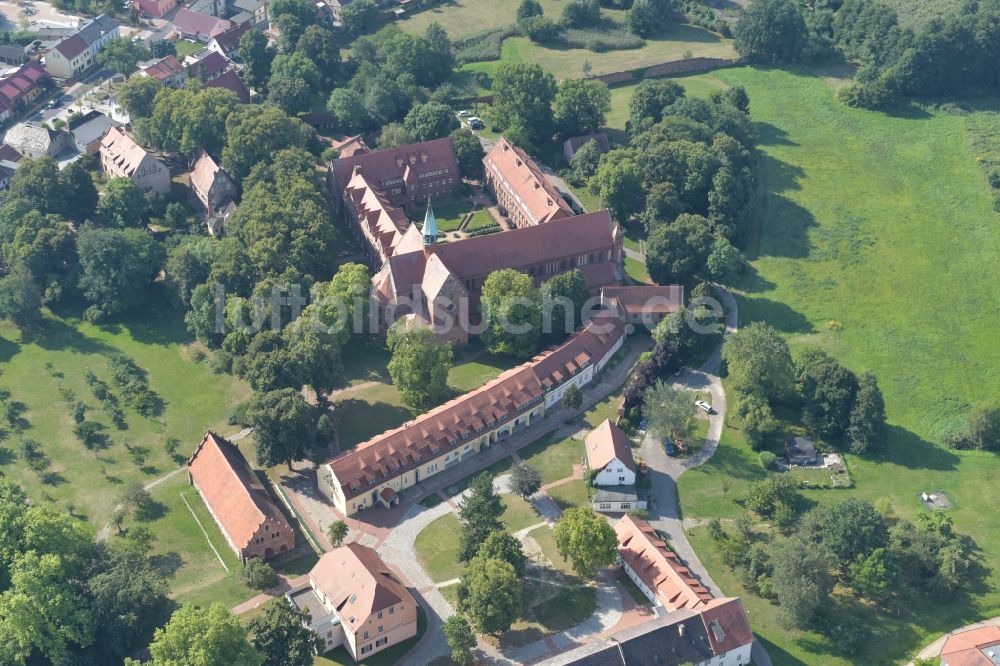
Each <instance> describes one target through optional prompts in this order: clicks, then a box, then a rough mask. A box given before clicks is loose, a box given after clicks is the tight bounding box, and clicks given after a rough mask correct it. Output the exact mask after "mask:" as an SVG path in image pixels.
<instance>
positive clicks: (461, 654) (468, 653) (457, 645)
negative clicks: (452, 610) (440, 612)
mask: <svg viewBox="0 0 1000 666" xmlns="http://www.w3.org/2000/svg"><path fill="white" fill-rule="evenodd" d="M441 631H442V632H444V636H445V638H446V639H447V640H448V647H450V648H451V660H452V661H453V662H455V663H456V664H459V666H465V665H466V664H471V663H472V661H473V659H474V658H475V657H474V655H473V652H472V651H473V650H475V649H476V635H475V634H474V633H472V627H470V626H469V622H468V621H467V620H466V619H465V618H464V617H462V616H461V615H457V614H456V615H452V616H451V617H449V618H448V619H447V620H445V622H444V625H443V626H442V627H441Z"/></svg>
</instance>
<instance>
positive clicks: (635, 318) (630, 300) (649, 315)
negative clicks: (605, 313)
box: [601, 284, 684, 329]
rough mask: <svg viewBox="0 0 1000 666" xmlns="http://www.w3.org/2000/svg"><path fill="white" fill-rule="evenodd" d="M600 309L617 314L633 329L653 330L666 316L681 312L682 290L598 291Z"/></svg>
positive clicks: (668, 287)
mask: <svg viewBox="0 0 1000 666" xmlns="http://www.w3.org/2000/svg"><path fill="white" fill-rule="evenodd" d="M601 305H602V306H603V307H605V308H608V309H609V310H614V311H616V312H618V313H620V314H621V315H622V316H623V317H624V318H625V321H627V322H628V323H630V324H632V325H634V326H645V327H646V328H648V329H653V328H655V327H656V325H657V324H658V323H660V321H662V320H663V318H664V317H666V316H667V315H668V314H670V313H672V312H677V311H678V310H682V309H683V308H684V287H683V286H681V285H676V284H675V285H664V286H661V287H651V286H644V287H626V286H607V287H602V288H601Z"/></svg>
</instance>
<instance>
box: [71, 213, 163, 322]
mask: <svg viewBox="0 0 1000 666" xmlns="http://www.w3.org/2000/svg"><path fill="white" fill-rule="evenodd" d="M77 246H78V248H79V252H80V266H81V268H82V274H81V276H80V289H81V290H82V291H83V295H84V297H86V299H87V300H88V301H89V302H90V303H91V304H92V307H91V308H90V309H88V314H87V315H86V316H88V317H91V318H100V317H101V316H104V315H113V314H117V313H119V312H124V311H125V310H129V309H131V308H134V307H137V306H139V305H140V304H142V303H143V301H144V295H145V293H146V285H148V284H149V282H150V281H151V280H152V279H153V278H155V277H156V276H157V275H159V273H160V267H161V266H162V265H163V262H164V259H165V252H164V250H163V246H162V245H160V243H158V242H157V241H156V240H155V239H154V238H152V237H151V236H150V235H149V234H147V233H146V232H145V231H141V230H139V229H124V230H119V229H90V230H86V231H82V232H81V233H80V236H79V240H78V242H77Z"/></svg>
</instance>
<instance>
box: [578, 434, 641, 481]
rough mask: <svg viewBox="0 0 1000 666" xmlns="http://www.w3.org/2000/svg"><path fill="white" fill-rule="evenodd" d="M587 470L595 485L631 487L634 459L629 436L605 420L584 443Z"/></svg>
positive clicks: (633, 476)
mask: <svg viewBox="0 0 1000 666" xmlns="http://www.w3.org/2000/svg"><path fill="white" fill-rule="evenodd" d="M585 446H586V449H587V468H588V469H589V470H591V471H592V472H593V473H594V482H593V483H594V485H595V486H622V485H625V486H631V485H634V484H635V459H634V458H633V457H632V445H631V444H630V443H629V441H628V435H626V434H625V432H624V431H623V430H622V429H621V428H619V427H618V426H617V425H615V424H614V423H612V422H611V419H604V422H603V423H601V425H599V426H597V427H596V428H594V429H593V430H591V431H590V434H588V435H587V439H586V442H585Z"/></svg>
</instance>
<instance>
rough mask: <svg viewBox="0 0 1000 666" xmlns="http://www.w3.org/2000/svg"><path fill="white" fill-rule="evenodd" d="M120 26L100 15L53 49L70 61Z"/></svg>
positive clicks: (111, 19)
mask: <svg viewBox="0 0 1000 666" xmlns="http://www.w3.org/2000/svg"><path fill="white" fill-rule="evenodd" d="M119 25H120V24H119V23H118V21H116V20H115V19H114V18H112V17H111V16H108V15H107V14H101V15H100V16H98V17H97V18H95V19H94V20H93V21H91V22H90V23H87V24H86V25H84V26H83V27H82V28H80V29H79V30H78V31H77V32H76V34H75V35H71V36H70V37H67V38H66V39H64V40H62V41H61V42H59V43H58V44H56V45H55V49H56V50H57V51H59V53H60V54H61V55H62V56H63V57H64V58H66V59H67V60H72V59H73V58H75V57H77V56H78V55H80V54H81V53H83V52H84V51H86V50H87V49H88V48H90V45H91V44H93V43H94V42H96V41H97V40H99V39H100V38H101V37H103V36H104V35H106V34H107V33H109V32H111V31H112V30H115V29H117V28H118V26H119Z"/></svg>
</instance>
